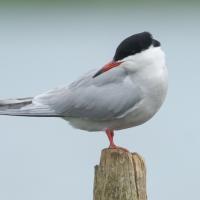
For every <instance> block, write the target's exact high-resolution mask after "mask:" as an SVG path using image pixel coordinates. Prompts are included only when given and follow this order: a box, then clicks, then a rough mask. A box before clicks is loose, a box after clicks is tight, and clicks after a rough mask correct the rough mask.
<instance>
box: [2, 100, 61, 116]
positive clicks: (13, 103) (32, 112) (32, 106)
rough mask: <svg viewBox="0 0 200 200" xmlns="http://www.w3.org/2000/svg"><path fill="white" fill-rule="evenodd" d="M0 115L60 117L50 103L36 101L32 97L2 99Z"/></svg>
mask: <svg viewBox="0 0 200 200" xmlns="http://www.w3.org/2000/svg"><path fill="white" fill-rule="evenodd" d="M0 115H11V116H29V117H58V114H56V113H55V111H54V110H52V109H51V108H50V107H49V106H48V105H43V104H36V103H34V99H33V98H32V97H27V98H18V99H4V100H0Z"/></svg>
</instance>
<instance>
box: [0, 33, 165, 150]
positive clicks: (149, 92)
mask: <svg viewBox="0 0 200 200" xmlns="http://www.w3.org/2000/svg"><path fill="white" fill-rule="evenodd" d="M167 80H168V72H167V67H166V64H165V54H164V52H163V50H162V49H161V44H160V42H159V41H158V40H156V39H154V38H153V36H152V34H151V33H149V32H141V33H138V34H134V35H132V36H130V37H128V38H126V39H125V40H123V41H122V42H121V43H120V44H119V46H118V47H117V49H116V51H115V54H114V57H113V59H112V61H111V62H109V63H108V64H106V65H104V66H103V67H102V68H101V69H100V70H96V69H94V70H91V71H90V72H88V73H87V74H85V75H83V76H82V77H81V78H79V79H78V80H77V81H75V82H73V83H71V84H70V85H67V86H61V87H57V88H55V89H53V90H50V91H47V92H45V93H43V94H40V95H37V96H35V97H27V98H17V99H3V100H0V115H11V116H29V117H60V118H62V119H64V120H66V121H68V122H69V123H70V124H71V125H72V126H73V127H75V128H78V129H81V130H86V131H93V132H95V131H105V132H106V134H107V136H108V139H109V142H110V145H109V147H110V148H117V147H118V146H116V145H115V143H114V141H113V137H114V131H116V130H121V129H126V128H130V127H134V126H138V125H141V124H143V123H144V122H146V121H148V120H149V119H151V118H152V117H153V116H154V114H155V113H157V111H158V110H159V108H160V107H161V105H162V104H163V101H164V99H165V97H166V93H167V86H168V81H167Z"/></svg>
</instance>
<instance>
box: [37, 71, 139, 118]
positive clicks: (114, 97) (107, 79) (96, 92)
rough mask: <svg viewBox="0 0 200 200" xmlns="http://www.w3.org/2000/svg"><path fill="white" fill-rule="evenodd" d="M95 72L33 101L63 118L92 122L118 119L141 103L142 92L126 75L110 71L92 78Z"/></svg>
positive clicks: (123, 72) (121, 72)
mask: <svg viewBox="0 0 200 200" xmlns="http://www.w3.org/2000/svg"><path fill="white" fill-rule="evenodd" d="M93 75H94V71H92V72H91V73H89V74H87V75H86V76H84V77H82V78H81V79H79V80H78V81H76V82H74V83H72V84H71V85H70V86H69V87H61V88H57V89H55V90H52V91H49V92H47V93H45V94H43V95H40V96H37V97H36V98H35V99H34V101H36V102H37V103H42V104H44V105H48V106H49V107H50V108H51V109H53V110H54V111H55V113H56V114H59V115H60V116H62V117H77V118H85V119H93V120H112V119H116V118H120V116H122V115H123V114H124V113H126V112H128V111H129V110H130V109H132V108H133V107H134V106H135V105H136V104H137V103H138V102H139V101H140V100H141V99H142V97H141V92H140V90H139V88H137V87H136V86H135V85H134V84H133V82H132V81H130V80H129V78H127V75H126V73H125V71H123V70H112V72H109V73H105V74H102V75H100V76H98V77H96V78H93V77H92V76H93Z"/></svg>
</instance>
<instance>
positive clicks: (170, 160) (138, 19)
mask: <svg viewBox="0 0 200 200" xmlns="http://www.w3.org/2000/svg"><path fill="white" fill-rule="evenodd" d="M102 8H103V7H99V8H97V7H89V8H87V7H69V8H67V7H64V8H61V7H55V8H53V7H52V8H51V7H49V8H48V9H47V8H46V9H45V7H42V8H37V7H35V8H29V7H24V8H9V7H7V8H4V9H3V8H1V10H0V29H1V34H0V35H1V37H0V69H1V79H0V91H1V92H0V97H1V98H4V97H5V98H7V97H18V96H19V97H21V96H22V97H23V96H31V95H35V94H38V93H41V92H43V91H45V90H47V89H51V88H52V87H55V86H57V85H60V84H65V83H66V84H68V83H70V82H72V81H73V80H75V79H76V78H77V77H79V76H80V75H82V74H83V73H85V72H86V71H87V70H90V69H91V68H98V67H101V66H102V65H103V64H104V63H105V62H107V61H109V60H110V59H111V58H112V57H113V54H114V51H115V48H116V46H117V45H118V43H119V42H120V41H121V40H122V39H124V38H125V37H127V36H129V35H131V34H134V33H137V32H141V31H144V30H147V31H150V32H152V34H153V35H154V37H155V38H158V40H160V41H161V43H162V46H163V49H164V50H165V52H166V58H167V63H168V66H169V79H170V80H169V81H170V86H169V93H168V97H167V100H166V102H165V105H164V106H163V108H162V109H161V111H160V112H159V113H158V114H157V115H156V116H155V117H154V118H153V119H152V120H151V121H150V122H148V123H146V124H144V125H143V126H140V127H136V128H134V129H128V130H123V131H120V133H125V134H118V135H117V136H116V140H117V143H118V144H120V145H121V146H126V147H127V148H129V149H130V150H131V151H137V152H140V153H141V154H142V155H143V156H144V157H145V159H146V162H147V166H148V196H149V199H150V200H151V199H152V200H159V199H163V200H168V199H171V198H172V197H173V198H174V199H182V200H186V199H198V198H199V196H200V195H199V193H198V188H199V183H198V182H199V181H198V180H199V178H200V174H199V172H198V169H199V168H200V161H199V158H198V155H197V152H198V151H199V146H200V142H199V140H200V136H199V134H198V131H199V126H198V121H199V114H198V111H199V104H198V103H199V100H200V95H199V88H198V86H199V83H200V82H199V75H198V74H199V72H200V70H199V67H198V65H199V49H198V46H199V35H200V27H199V17H200V14H199V8H198V7H195V6H194V7H192V6H188V5H187V6H175V5H171V6H170V5H168V6H160V7H157V6H155V5H150V6H145V5H141V6H140V5H137V6H135V5H132V6H129V7H126V5H123V6H121V7H120V6H118V7H107V8H106V7H105V8H104V9H102ZM0 121H1V122H0V124H1V131H0V162H1V165H0V177H1V178H0V199H4V200H11V199H15V200H17V199H19V200H25V199H37V200H38V199H42V200H43V199H49V200H51V199H52V200H53V199H63V200H64V199H69V198H73V199H81V198H84V199H91V198H92V184H93V166H94V165H95V164H97V163H98V162H99V155H100V150H101V149H102V148H104V147H105V146H106V145H107V139H106V137H105V135H104V134H91V133H86V132H83V131H79V130H74V129H73V128H71V127H70V126H69V125H67V124H66V123H65V122H64V121H62V120H59V119H33V118H31V119H30V118H28V119H27V118H17V117H12V118H10V117H0ZM79 133H83V134H79ZM185 188H187V189H185Z"/></svg>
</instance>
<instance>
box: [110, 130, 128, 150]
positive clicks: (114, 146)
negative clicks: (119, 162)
mask: <svg viewBox="0 0 200 200" xmlns="http://www.w3.org/2000/svg"><path fill="white" fill-rule="evenodd" d="M106 135H107V136H108V139H109V142H110V145H109V148H111V149H122V150H124V151H126V152H129V151H128V150H127V149H125V148H123V147H119V146H117V145H115V143H114V141H113V139H114V131H113V130H110V129H108V128H107V129H106Z"/></svg>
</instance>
